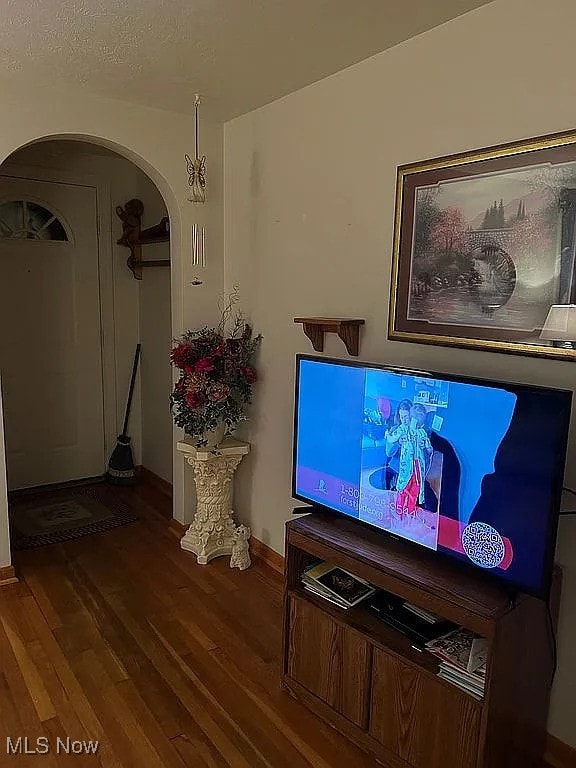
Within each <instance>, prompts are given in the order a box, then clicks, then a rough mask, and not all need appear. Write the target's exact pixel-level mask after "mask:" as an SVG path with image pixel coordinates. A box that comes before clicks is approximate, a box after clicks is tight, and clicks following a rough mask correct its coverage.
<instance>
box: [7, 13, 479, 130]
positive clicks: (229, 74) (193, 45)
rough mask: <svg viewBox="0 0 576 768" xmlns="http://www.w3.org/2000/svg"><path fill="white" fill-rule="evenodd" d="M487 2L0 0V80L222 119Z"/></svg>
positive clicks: (266, 101) (247, 109)
mask: <svg viewBox="0 0 576 768" xmlns="http://www.w3.org/2000/svg"><path fill="white" fill-rule="evenodd" d="M485 2H486V0H42V1H41V2H38V0H0V57H1V58H0V61H1V62H2V71H3V76H4V77H5V76H6V75H9V76H12V77H14V78H23V79H25V80H30V79H34V80H35V81H40V82H44V81H46V82H48V81H50V82H52V83H59V84H62V83H70V84H76V85H79V86H82V87H83V88H85V89H86V90H88V91H91V92H93V93H98V94H103V95H106V96H109V97H112V98H119V99H124V100H127V101H133V102H136V103H142V104H147V105H150V106H156V107H160V108H164V109H170V110H174V111H179V112H190V111H192V109H191V105H192V101H193V94H194V93H195V92H199V93H201V94H202V96H203V101H204V104H205V105H206V107H207V108H209V110H210V112H211V113H212V114H213V115H214V116H215V117H218V118H220V119H229V118H231V117H233V116H235V115H238V114H241V113H243V112H247V111H249V110H251V109H254V108H255V107H258V106H261V105H263V104H266V103H268V102H269V101H272V100H274V99H276V98H279V97H280V96H283V95H285V94H287V93H290V92H292V91H295V90H297V89H298V88H301V87H303V86H304V85H308V84H309V83H312V82H314V81H316V80H319V79H321V78H322V77H325V76H326V75H329V74H332V73H333V72H337V71H338V70H340V69H343V68H345V67H347V66H349V65H350V64H354V63H355V62H358V61H361V60H362V59H365V58H367V57H368V56H371V55H372V54H374V53H377V52H379V51H382V50H384V49H386V48H389V47H391V46H392V45H395V44H396V43H398V42H401V41H402V40H407V39H408V38H410V37H413V36H414V35H416V34H418V33H420V32H423V31H425V30H426V29H430V28H432V27H434V26H437V25H438V24H441V23H443V22H444V21H447V20H448V19H450V18H454V17H455V16H458V15H460V14H462V13H465V12H466V11H469V10H471V9H473V8H476V7H478V6H480V5H484V4H485Z"/></svg>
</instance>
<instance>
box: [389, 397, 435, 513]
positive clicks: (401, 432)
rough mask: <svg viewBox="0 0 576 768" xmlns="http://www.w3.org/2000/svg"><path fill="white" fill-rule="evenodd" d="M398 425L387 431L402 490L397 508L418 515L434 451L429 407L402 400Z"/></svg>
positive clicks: (398, 482)
mask: <svg viewBox="0 0 576 768" xmlns="http://www.w3.org/2000/svg"><path fill="white" fill-rule="evenodd" d="M396 421H397V426H395V427H393V428H392V429H391V430H388V432H387V433H386V454H387V456H388V457H390V458H393V459H396V461H394V464H397V477H396V480H395V490H397V491H398V501H397V508H398V511H399V513H400V515H401V517H403V516H404V515H405V514H408V515H410V516H411V517H414V516H415V514H416V510H417V508H418V506H419V505H422V504H424V498H425V485H424V482H425V479H426V475H427V474H428V470H429V469H430V463H431V460H432V455H433V453H434V451H433V448H432V445H431V443H430V438H429V437H428V434H427V432H426V430H425V429H424V423H425V421H426V409H425V408H424V406H422V405H420V404H419V403H416V404H414V405H413V404H412V403H411V402H410V401H409V400H402V401H401V403H400V405H399V406H398V412H397V419H396Z"/></svg>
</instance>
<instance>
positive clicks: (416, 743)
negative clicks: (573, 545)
mask: <svg viewBox="0 0 576 768" xmlns="http://www.w3.org/2000/svg"><path fill="white" fill-rule="evenodd" d="M286 533H287V536H286V566H285V594H284V633H283V639H284V648H283V677H282V683H283V687H284V688H285V689H286V690H288V691H289V692H290V693H291V694H292V695H293V696H295V697H296V698H297V699H299V700H300V701H302V702H303V703H304V704H305V705H306V706H308V707H309V708H310V709H311V710H312V711H313V712H315V713H316V714H317V715H319V716H320V717H321V718H323V719H324V720H326V721H327V722H329V723H330V724H331V725H333V726H334V727H336V728H337V729H338V730H339V731H340V732H342V733H343V734H344V735H346V736H347V737H348V738H349V739H351V740H352V741H353V742H355V743H356V744H358V745H359V746H360V747H361V748H363V749H364V750H365V751H367V752H369V753H370V754H371V755H373V756H374V757H376V758H377V759H378V760H379V761H380V762H381V763H382V764H383V765H385V766H387V768H540V766H541V763H542V754H543V750H544V741H545V735H546V719H547V714H548V704H549V696H550V688H549V683H550V677H551V672H552V667H553V653H552V648H551V645H550V632H549V622H548V614H547V606H546V604H545V603H544V602H543V601H541V600H537V599H536V598H533V597H530V596H528V595H524V594H518V595H517V599H516V601H515V603H514V605H512V604H511V602H510V592H509V590H506V589H504V588H502V587H500V586H499V585H498V584H493V583H491V582H489V581H487V580H486V579H484V578H482V574H481V573H475V572H472V571H471V572H468V571H467V570H466V569H463V568H461V567H458V565H457V564H454V563H451V562H450V561H449V560H445V559H442V558H440V557H439V556H438V555H436V554H435V553H434V552H431V551H428V550H419V549H418V548H417V547H416V546H414V545H411V544H409V543H407V542H404V541H395V540H392V539H391V538H389V537H385V536H383V535H382V534H381V533H380V532H378V531H376V530H371V529H369V528H367V527H365V526H361V525H358V524H357V523H356V522H355V521H354V520H350V519H347V518H344V517H338V516H334V515H330V514H324V513H314V514H311V515H308V516H306V517H302V518H299V519H294V520H291V521H289V522H288V523H287V525H286ZM315 559H321V560H326V561H328V562H330V563H333V564H334V565H337V566H340V567H341V568H344V569H346V570H348V571H350V572H351V573H354V574H357V575H358V576H360V577H361V578H364V579H367V580H368V581H370V582H371V583H372V584H374V585H375V586H376V587H379V588H381V589H384V590H387V591H388V592H391V593H392V594H394V595H397V596H399V597H402V598H404V599H406V600H408V601H409V602H411V603H413V604H415V605H418V606H420V607H421V608H423V609H425V610H428V611H430V612H431V613H434V614H437V615H439V616H442V617H443V618H445V619H448V620H450V621H453V622H454V623H456V624H458V625H459V626H463V627H466V628H468V629H470V630H472V631H473V632H475V633H477V634H479V635H481V636H483V637H486V638H487V640H488V643H489V657H488V670H487V676H486V690H485V695H484V699H483V700H481V701H479V700H477V699H476V698H474V697H473V696H471V695H469V694H468V693H466V692H465V691H462V690H461V689H459V688H457V687H455V686H453V685H451V684H450V683H449V682H447V681H445V680H442V679H440V678H439V677H437V671H438V659H436V658H435V657H433V656H432V655H431V654H429V653H428V652H426V651H424V652H420V651H418V650H417V649H415V648H414V647H413V646H412V643H411V641H410V640H409V639H408V638H407V637H405V636H404V635H402V634H401V633H400V632H398V631H397V630H395V629H393V628H391V627H389V626H387V625H386V624H385V623H384V622H382V621H380V620H379V619H378V618H377V617H375V616H374V615H373V614H372V613H370V611H369V610H368V608H367V606H363V605H362V604H360V605H358V606H356V607H354V608H351V609H349V610H347V611H344V610H342V609H340V608H338V607H336V606H334V605H332V604H331V603H329V602H328V601H326V600H323V599H322V598H319V597H316V596H314V595H311V594H310V593H308V592H306V591H304V589H303V588H302V586H301V582H300V577H301V575H302V572H303V570H304V568H305V567H306V566H307V565H308V564H309V563H310V562H312V561H313V560H315ZM560 587H561V572H560V569H559V568H556V569H555V575H554V582H553V587H552V594H551V608H552V614H553V617H554V621H555V622H556V619H557V615H558V605H559V596H560Z"/></svg>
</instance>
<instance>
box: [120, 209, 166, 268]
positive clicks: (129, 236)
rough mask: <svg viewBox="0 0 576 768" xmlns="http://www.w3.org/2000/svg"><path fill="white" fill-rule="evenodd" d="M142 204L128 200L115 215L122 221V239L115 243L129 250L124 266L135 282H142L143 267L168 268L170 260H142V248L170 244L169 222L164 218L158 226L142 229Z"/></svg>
mask: <svg viewBox="0 0 576 768" xmlns="http://www.w3.org/2000/svg"><path fill="white" fill-rule="evenodd" d="M143 213H144V203H143V202H142V201H141V200H138V199H137V198H134V199H132V200H128V202H127V203H126V205H125V206H124V208H122V206H121V205H119V206H118V207H117V208H116V215H117V216H118V218H119V219H121V221H122V237H120V238H119V239H118V241H117V243H118V245H124V246H126V248H129V249H130V256H129V257H128V259H127V261H126V264H127V265H128V268H129V269H130V270H131V272H132V274H133V275H134V277H135V278H136V280H142V269H143V268H144V267H169V266H170V259H149V260H148V261H146V260H144V259H143V258H142V246H143V245H154V244H156V243H169V242H170V220H169V219H168V216H164V217H163V218H162V219H161V220H160V222H159V223H158V224H155V225H154V226H152V227H148V228H147V229H142V214H143Z"/></svg>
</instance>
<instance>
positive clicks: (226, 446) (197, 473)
mask: <svg viewBox="0 0 576 768" xmlns="http://www.w3.org/2000/svg"><path fill="white" fill-rule="evenodd" d="M177 448H178V450H179V451H180V452H181V453H183V454H184V456H185V458H186V461H187V462H188V464H190V466H191V467H193V469H194V480H195V482H196V500H197V501H196V514H195V515H194V520H193V521H192V523H191V525H190V527H189V528H188V530H187V531H186V533H185V534H184V536H183V538H182V540H181V542H180V546H181V547H182V549H185V550H186V551H188V552H193V553H194V554H195V555H196V558H197V560H198V563H199V564H200V565H206V564H207V563H208V562H209V561H210V560H212V558H214V557H219V556H220V555H233V556H232V560H231V562H230V567H231V568H233V567H235V568H239V569H240V570H244V569H245V568H248V566H249V565H250V554H249V551H248V538H249V537H250V529H249V528H246V527H245V526H243V525H239V526H236V524H235V523H234V518H233V514H234V513H233V511H232V488H233V480H234V472H235V471H236V468H237V467H238V465H239V464H240V462H241V461H242V459H243V457H244V456H246V454H247V453H249V452H250V444H249V443H243V442H240V441H239V440H234V439H232V438H227V439H226V440H224V441H223V442H222V443H221V445H220V446H219V447H218V448H217V449H215V452H214V453H213V452H212V451H210V450H207V449H205V448H196V446H195V445H193V444H192V443H189V442H186V441H183V442H181V443H178V444H177Z"/></svg>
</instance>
